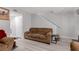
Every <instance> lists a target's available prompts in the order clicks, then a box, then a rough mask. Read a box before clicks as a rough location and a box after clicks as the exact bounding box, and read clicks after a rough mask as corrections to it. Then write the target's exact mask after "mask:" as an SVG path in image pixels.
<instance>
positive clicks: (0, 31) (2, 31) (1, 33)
mask: <svg viewBox="0 0 79 59" xmlns="http://www.w3.org/2000/svg"><path fill="white" fill-rule="evenodd" d="M6 36H7V35H6V33H5V31H4V30H0V39H2V38H4V37H6Z"/></svg>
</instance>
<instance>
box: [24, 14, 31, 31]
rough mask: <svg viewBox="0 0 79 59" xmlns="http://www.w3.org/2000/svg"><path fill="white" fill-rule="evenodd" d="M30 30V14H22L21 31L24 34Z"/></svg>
mask: <svg viewBox="0 0 79 59" xmlns="http://www.w3.org/2000/svg"><path fill="white" fill-rule="evenodd" d="M29 28H31V14H29V13H24V14H23V31H24V32H26V31H28V30H29Z"/></svg>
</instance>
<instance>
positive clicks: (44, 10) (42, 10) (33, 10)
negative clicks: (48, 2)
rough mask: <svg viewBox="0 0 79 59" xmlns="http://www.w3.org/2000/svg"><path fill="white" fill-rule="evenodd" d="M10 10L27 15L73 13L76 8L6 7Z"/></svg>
mask: <svg viewBox="0 0 79 59" xmlns="http://www.w3.org/2000/svg"><path fill="white" fill-rule="evenodd" d="M8 9H10V10H17V11H19V10H21V11H24V12H28V13H35V14H36V13H47V12H52V13H62V12H69V11H72V12H75V11H76V10H77V9H79V8H78V7H8Z"/></svg>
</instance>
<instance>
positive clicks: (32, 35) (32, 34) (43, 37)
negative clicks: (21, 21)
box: [28, 33, 45, 39]
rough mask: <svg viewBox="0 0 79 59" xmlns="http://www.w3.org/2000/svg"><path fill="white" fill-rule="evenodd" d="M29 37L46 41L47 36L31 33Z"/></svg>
mask: <svg viewBox="0 0 79 59" xmlns="http://www.w3.org/2000/svg"><path fill="white" fill-rule="evenodd" d="M28 37H33V38H40V39H45V36H44V35H41V34H35V33H29V34H28Z"/></svg>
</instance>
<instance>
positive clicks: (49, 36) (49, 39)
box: [46, 32, 52, 44]
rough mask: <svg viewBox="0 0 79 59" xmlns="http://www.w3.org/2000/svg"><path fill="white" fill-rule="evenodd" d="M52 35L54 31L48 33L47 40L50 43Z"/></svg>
mask: <svg viewBox="0 0 79 59" xmlns="http://www.w3.org/2000/svg"><path fill="white" fill-rule="evenodd" d="M51 35H52V33H51V32H48V33H47V34H46V39H47V42H48V43H49V44H50V42H51Z"/></svg>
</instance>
